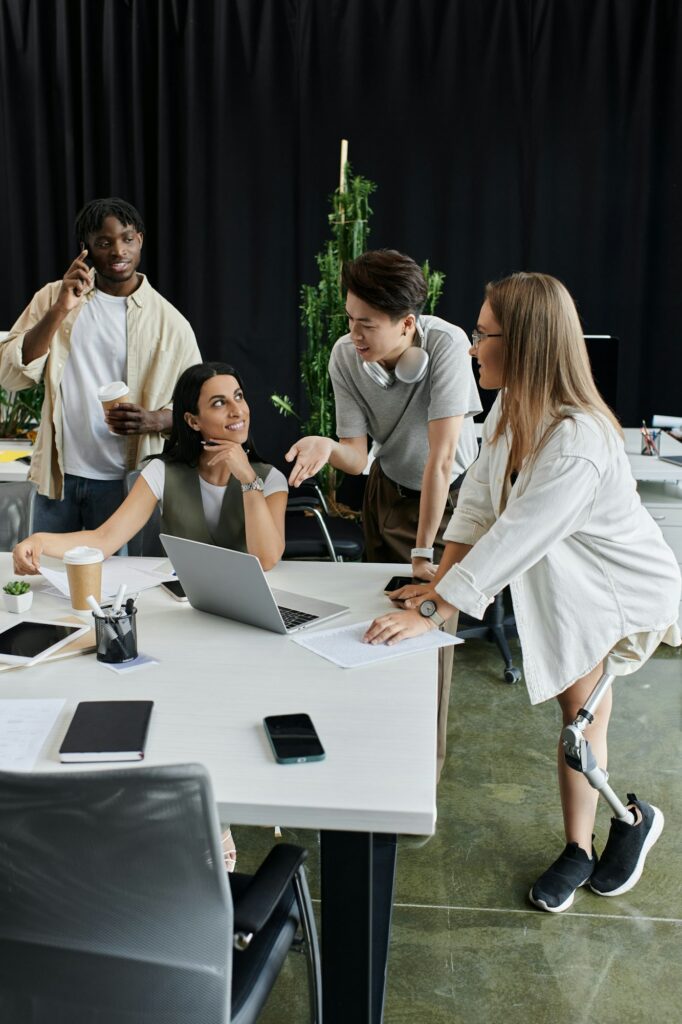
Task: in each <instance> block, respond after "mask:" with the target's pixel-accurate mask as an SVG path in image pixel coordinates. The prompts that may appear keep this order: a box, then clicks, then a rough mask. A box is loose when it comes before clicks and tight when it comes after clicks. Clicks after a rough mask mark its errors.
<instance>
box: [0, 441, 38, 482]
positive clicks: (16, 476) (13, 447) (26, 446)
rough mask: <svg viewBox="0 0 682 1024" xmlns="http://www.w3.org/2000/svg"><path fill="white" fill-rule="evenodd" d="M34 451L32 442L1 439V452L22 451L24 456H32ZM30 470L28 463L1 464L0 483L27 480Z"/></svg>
mask: <svg viewBox="0 0 682 1024" xmlns="http://www.w3.org/2000/svg"><path fill="white" fill-rule="evenodd" d="M32 450H33V445H32V444H31V442H30V441H3V439H2V438H0V451H9V452H17V451H21V452H22V453H23V454H24V455H30V454H31V451H32ZM29 468H30V467H29V466H28V464H27V463H26V462H17V461H14V462H0V482H2V481H14V480H25V479H26V478H27V476H28V471H29Z"/></svg>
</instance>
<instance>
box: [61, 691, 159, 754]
mask: <svg viewBox="0 0 682 1024" xmlns="http://www.w3.org/2000/svg"><path fill="white" fill-rule="evenodd" d="M153 706H154V702H153V701H151V700H87V701H81V703H80V704H79V705H78V707H77V708H76V713H75V715H74V716H73V718H72V719H71V725H70V726H69V728H68V729H67V732H66V736H65V737H64V742H63V743H62V745H61V747H60V748H59V760H60V761H64V762H74V761H141V760H142V758H143V757H144V745H145V742H146V740H147V729H148V728H149V716H150V715H151V713H152V707H153Z"/></svg>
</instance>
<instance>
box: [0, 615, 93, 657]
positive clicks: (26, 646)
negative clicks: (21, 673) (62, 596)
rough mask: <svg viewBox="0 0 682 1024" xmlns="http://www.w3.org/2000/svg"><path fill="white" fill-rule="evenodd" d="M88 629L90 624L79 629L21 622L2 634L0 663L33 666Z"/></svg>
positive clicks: (61, 624) (46, 622)
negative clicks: (35, 662)
mask: <svg viewBox="0 0 682 1024" xmlns="http://www.w3.org/2000/svg"><path fill="white" fill-rule="evenodd" d="M89 629H90V625H89V624H84V625H82V626H76V625H70V624H69V623H68V622H51V621H49V620H47V619H22V620H21V622H15V623H14V625H12V626H8V627H6V628H5V629H3V630H0V662H1V663H3V664H7V665H30V664H32V663H33V662H34V661H40V660H41V659H42V658H46V657H47V656H48V655H49V654H52V653H53V652H54V651H57V650H59V648H60V647H64V646H65V645H66V644H68V643H71V641H72V640H75V639H76V638H77V637H79V636H83V635H84V634H85V633H87V632H88V630H89Z"/></svg>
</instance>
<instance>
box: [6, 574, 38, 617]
mask: <svg viewBox="0 0 682 1024" xmlns="http://www.w3.org/2000/svg"><path fill="white" fill-rule="evenodd" d="M2 596H3V598H4V601H5V608H6V609H7V611H8V612H17V613H20V612H27V611H28V610H29V608H30V607H31V604H32V603H33V594H32V593H31V584H30V583H24V582H23V581H22V580H12V582H11V583H6V584H5V585H4V587H3V588H2Z"/></svg>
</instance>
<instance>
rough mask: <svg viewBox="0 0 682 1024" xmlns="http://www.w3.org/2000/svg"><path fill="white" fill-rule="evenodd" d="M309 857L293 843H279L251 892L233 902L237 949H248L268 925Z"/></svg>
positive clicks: (256, 879)
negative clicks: (254, 938) (253, 939)
mask: <svg viewBox="0 0 682 1024" xmlns="http://www.w3.org/2000/svg"><path fill="white" fill-rule="evenodd" d="M307 856H308V851H307V850H303V849H302V848H301V847H300V846H292V845H291V843H280V844H279V845H278V846H275V847H273V848H272V850H270V853H269V854H268V855H267V857H266V858H265V860H264V861H263V863H262V864H261V866H260V867H259V868H258V871H257V872H256V874H255V875H254V876H253V878H252V879H251V882H250V883H249V886H248V888H247V889H246V890H245V891H244V892H243V893H241V894H240V895H239V896H238V897H236V899H235V901H234V944H235V946H236V948H237V949H246V948H247V946H248V945H249V943H250V942H251V939H252V938H253V936H254V935H256V934H257V933H258V932H259V931H260V930H261V928H263V926H264V925H265V924H267V922H268V919H269V918H270V916H271V914H272V912H273V911H274V909H275V907H276V906H277V904H278V903H279V901H280V900H281V899H282V896H283V895H284V893H285V890H286V889H287V887H288V886H289V885H291V883H292V881H293V879H294V876H295V875H296V872H297V871H298V869H299V868H300V867H301V865H302V864H303V861H304V860H305V859H306V858H307Z"/></svg>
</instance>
